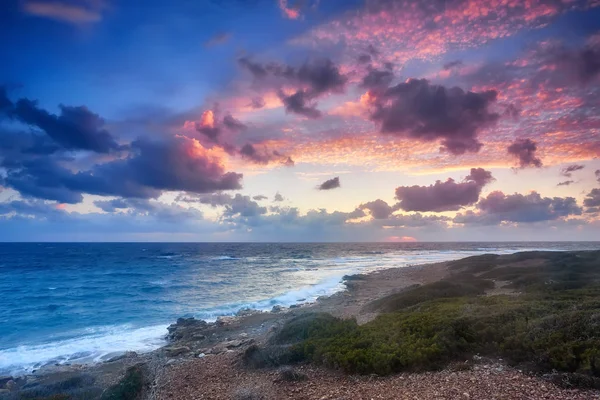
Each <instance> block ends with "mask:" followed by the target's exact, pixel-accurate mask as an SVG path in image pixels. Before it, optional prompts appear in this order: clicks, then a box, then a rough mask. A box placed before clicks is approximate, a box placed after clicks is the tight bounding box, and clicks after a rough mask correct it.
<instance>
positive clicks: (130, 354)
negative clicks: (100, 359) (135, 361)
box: [106, 351, 138, 362]
mask: <svg viewBox="0 0 600 400" xmlns="http://www.w3.org/2000/svg"><path fill="white" fill-rule="evenodd" d="M137 356H138V354H137V353H136V352H135V351H126V352H125V353H123V354H121V355H118V356H115V357H112V358H110V359H108V360H107V361H106V362H115V361H121V360H124V359H126V358H136V357H137Z"/></svg>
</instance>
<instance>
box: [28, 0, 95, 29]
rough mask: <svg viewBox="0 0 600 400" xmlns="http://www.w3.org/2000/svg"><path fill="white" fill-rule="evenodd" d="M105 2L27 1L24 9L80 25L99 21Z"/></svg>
mask: <svg viewBox="0 0 600 400" xmlns="http://www.w3.org/2000/svg"><path fill="white" fill-rule="evenodd" d="M104 8H105V4H104V3H103V2H102V1H98V0H88V1H83V2H80V3H79V4H77V5H75V4H70V3H67V2H61V1H27V2H25V3H24V4H23V11H24V12H25V13H27V14H30V15H34V16H37V17H43V18H49V19H53V20H56V21H61V22H68V23H71V24H75V25H79V24H86V23H93V22H98V21H100V20H101V19H102V10H103V9H104Z"/></svg>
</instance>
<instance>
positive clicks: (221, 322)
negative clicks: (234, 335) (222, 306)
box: [217, 317, 236, 326]
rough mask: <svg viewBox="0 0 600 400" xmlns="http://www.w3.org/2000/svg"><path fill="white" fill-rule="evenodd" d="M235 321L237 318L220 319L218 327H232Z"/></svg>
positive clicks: (218, 319)
mask: <svg viewBox="0 0 600 400" xmlns="http://www.w3.org/2000/svg"><path fill="white" fill-rule="evenodd" d="M235 320H236V317H218V318H217V325H218V326H223V325H230V324H231V323H233V322H234V321H235Z"/></svg>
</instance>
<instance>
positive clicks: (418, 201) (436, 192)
mask: <svg viewBox="0 0 600 400" xmlns="http://www.w3.org/2000/svg"><path fill="white" fill-rule="evenodd" d="M493 180H494V178H493V177H492V173H491V172H490V171H486V170H484V169H483V168H471V173H470V174H469V175H468V176H467V177H466V178H465V179H464V181H463V182H460V183H457V182H456V181H454V179H451V178H448V180H446V181H445V182H442V181H437V182H436V183H434V184H433V185H429V186H416V185H415V186H400V187H398V188H396V198H397V199H398V200H399V201H400V202H399V203H398V208H399V209H402V210H405V211H433V212H443V211H456V210H460V209H461V208H463V207H465V206H469V205H472V204H475V203H476V202H477V200H479V195H480V194H481V190H482V189H483V187H484V186H485V185H487V184H488V183H490V182H492V181H493Z"/></svg>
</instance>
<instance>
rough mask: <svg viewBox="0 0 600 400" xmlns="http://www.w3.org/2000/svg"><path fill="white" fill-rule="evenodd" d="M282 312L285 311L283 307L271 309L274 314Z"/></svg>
mask: <svg viewBox="0 0 600 400" xmlns="http://www.w3.org/2000/svg"><path fill="white" fill-rule="evenodd" d="M281 311H283V308H282V307H281V306H273V308H271V312H272V313H278V312H281Z"/></svg>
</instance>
